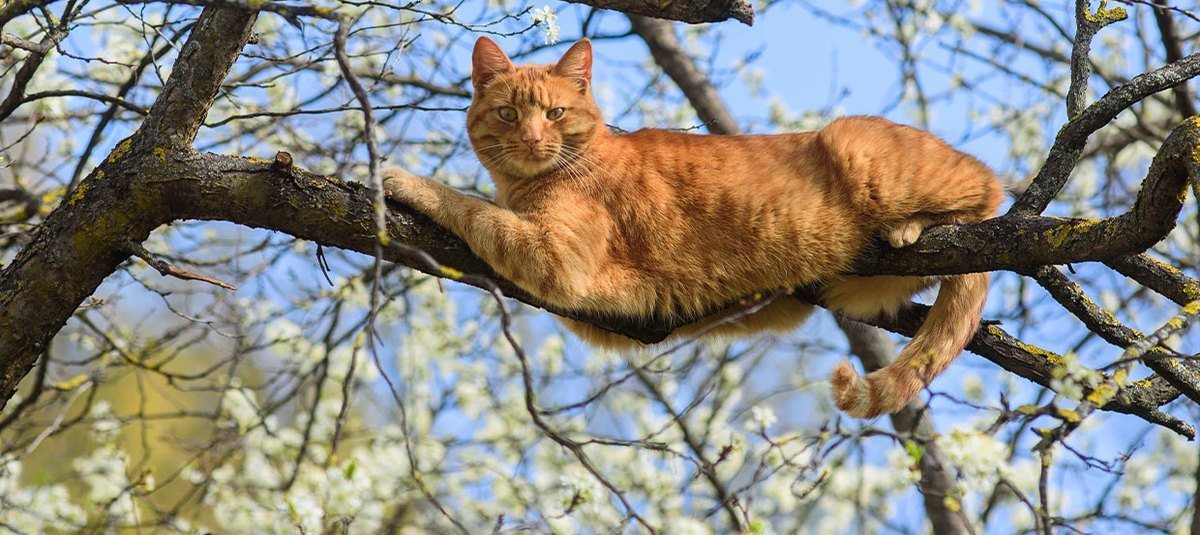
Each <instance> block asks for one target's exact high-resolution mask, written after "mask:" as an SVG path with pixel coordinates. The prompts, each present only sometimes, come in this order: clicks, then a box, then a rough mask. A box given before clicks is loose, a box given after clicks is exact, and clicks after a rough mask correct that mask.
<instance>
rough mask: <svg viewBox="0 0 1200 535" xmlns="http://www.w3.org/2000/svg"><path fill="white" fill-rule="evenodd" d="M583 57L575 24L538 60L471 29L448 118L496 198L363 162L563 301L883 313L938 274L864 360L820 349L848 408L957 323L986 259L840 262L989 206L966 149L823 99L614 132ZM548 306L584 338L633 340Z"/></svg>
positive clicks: (942, 353)
mask: <svg viewBox="0 0 1200 535" xmlns="http://www.w3.org/2000/svg"><path fill="white" fill-rule="evenodd" d="M591 73H592V46H591V43H590V42H589V41H587V40H586V39H585V40H581V41H579V42H577V43H575V44H574V45H573V46H571V48H570V49H569V50H567V52H566V53H565V54H564V55H563V56H562V58H561V59H560V60H559V61H558V62H557V63H556V64H554V65H522V66H516V65H514V64H513V63H512V61H511V60H510V59H509V58H508V56H507V55H505V53H504V52H503V51H502V50H501V49H500V47H499V46H498V45H497V44H496V43H495V42H493V41H491V40H490V39H488V38H486V37H481V38H479V40H478V41H476V43H475V47H474V51H473V53H472V73H471V81H472V85H473V86H474V89H475V92H474V96H473V98H472V101H471V105H470V108H469V109H468V111H467V132H468V135H469V137H470V141H471V145H472V147H473V148H474V150H475V154H476V156H477V157H478V158H479V161H480V162H481V163H482V164H483V166H484V168H486V169H487V170H488V172H489V173H490V174H491V176H492V179H493V181H494V182H495V185H496V192H497V194H496V200H495V201H494V202H492V201H488V200H484V199H481V198H478V197H474V196H468V195H464V194H462V193H459V192H457V191H455V190H452V189H450V188H448V187H446V186H444V185H441V184H439V183H437V182H435V181H433V180H430V179H428V178H424V177H419V176H415V175H413V174H411V173H408V172H407V171H404V170H402V169H397V168H391V169H387V170H385V171H383V173H382V176H383V179H384V180H383V183H384V189H385V191H386V193H387V195H388V197H389V198H391V199H394V200H397V201H400V202H402V203H405V204H407V205H409V206H411V207H412V208H414V209H415V210H417V211H419V212H422V213H424V214H426V215H428V216H429V217H430V218H432V219H433V220H434V221H435V222H437V223H438V224H439V225H442V226H444V227H446V228H447V229H449V230H450V231H452V232H454V233H455V234H456V235H458V236H459V237H461V238H462V239H463V240H464V241H466V243H467V245H468V246H470V248H471V250H472V251H473V252H474V253H475V254H476V255H478V256H479V257H480V258H482V259H483V260H484V261H486V262H487V263H488V264H489V265H491V266H492V267H493V269H495V271H496V273H498V274H499V275H501V276H503V277H505V278H507V279H508V280H510V281H512V282H513V283H515V284H516V285H517V286H519V287H520V288H522V289H523V290H525V291H527V292H529V293H530V294H532V295H534V296H536V297H537V298H539V299H541V300H543V301H544V302H546V303H548V304H551V305H553V306H555V307H558V308H560V309H562V310H567V311H581V312H588V313H591V314H607V315H613V316H618V317H626V318H636V319H644V320H645V321H660V320H663V319H679V318H694V317H698V316H699V315H702V314H708V313H712V312H714V310H716V309H718V308H720V307H722V306H726V305H728V304H729V303H731V302H736V301H737V300H738V299H739V298H742V297H744V296H748V295H752V294H754V293H756V292H763V291H770V290H774V289H783V288H795V287H800V286H804V285H813V284H819V285H821V287H822V288H823V289H822V290H821V292H822V294H821V297H822V301H823V304H824V305H825V306H827V307H828V308H830V309H832V310H835V311H837V312H839V313H841V314H843V315H846V316H849V317H855V318H871V317H875V316H877V315H881V314H895V313H896V312H897V311H898V310H899V309H900V308H901V307H902V306H904V305H906V304H908V303H909V302H910V298H911V297H912V296H913V295H914V294H916V293H918V292H920V291H922V290H924V289H926V288H928V287H930V286H931V285H933V284H934V283H936V282H938V281H939V280H940V282H941V289H940V291H939V293H938V296H937V299H936V301H935V302H934V305H933V307H932V309H931V310H930V313H929V315H928V317H927V318H926V320H925V323H924V325H923V326H922V327H921V328H920V329H919V330H918V331H917V333H916V335H915V336H914V337H913V339H912V340H911V341H910V343H909V344H908V345H907V346H906V347H905V348H904V350H903V351H902V352H901V353H900V355H899V357H898V358H897V359H896V361H895V362H894V363H892V364H891V365H889V366H887V367H885V368H883V369H880V370H877V371H875V372H873V373H871V374H869V375H867V376H866V377H865V378H863V377H861V376H859V375H858V374H857V373H856V372H855V371H854V368H853V367H852V366H851V365H850V363H849V362H842V363H840V364H839V365H838V366H837V367H836V368H835V369H834V371H833V376H832V384H833V391H834V400H835V402H836V404H837V406H838V407H839V408H840V409H841V410H843V411H845V412H846V413H848V414H850V415H852V416H855V417H859V418H867V417H873V416H876V415H879V414H881V413H889V412H895V411H897V410H899V409H900V408H902V407H903V406H904V405H905V404H906V403H907V402H908V401H909V400H911V399H912V398H914V397H916V395H917V394H919V393H920V390H921V389H922V388H924V386H925V385H926V384H928V382H929V381H930V380H931V379H933V377H934V376H936V375H937V374H939V373H941V371H942V370H943V369H945V367H946V366H947V365H948V364H949V363H950V361H951V360H952V359H954V358H955V357H956V356H957V355H958V354H959V353H960V352H961V351H962V349H963V348H964V347H965V346H966V344H967V343H968V341H969V340H970V339H971V337H972V336H973V335H974V332H975V330H976V328H977V326H978V325H979V319H980V315H981V313H982V309H983V304H984V300H985V298H986V297H987V291H988V283H989V275H988V274H987V273H972V274H965V275H952V276H945V277H940V278H937V277H908V276H903V277H902V276H879V277H858V276H851V275H846V274H845V273H846V271H848V270H849V269H850V267H851V266H852V265H853V263H854V260H855V258H856V257H857V256H858V255H860V254H862V253H863V252H864V250H866V249H867V248H868V246H869V244H871V243H873V242H874V241H875V239H876V238H877V237H883V238H884V239H885V240H886V241H887V242H888V243H889V244H890V245H891V246H894V247H904V246H906V245H908V244H911V243H913V242H914V241H916V239H917V237H918V236H919V235H920V234H921V232H922V230H923V229H924V228H925V227H927V226H929V225H935V224H940V223H960V222H970V221H980V220H983V219H987V218H989V217H992V216H993V215H994V214H995V212H996V209H997V208H998V206H999V203H1000V199H1001V187H1000V184H999V182H998V181H997V180H996V178H995V176H994V175H993V174H992V172H991V171H989V170H988V168H987V167H986V166H984V165H983V164H982V163H980V162H979V161H978V160H976V159H975V158H973V157H971V156H969V155H967V154H964V153H962V152H959V151H957V150H955V149H953V148H951V147H950V146H949V145H948V144H946V143H945V142H943V141H942V140H940V139H938V138H937V137H935V136H933V135H932V134H929V133H927V132H924V131H921V130H917V129H914V128H910V127H907V126H902V125H898V124H895V123H892V122H890V121H887V120H885V119H882V118H878V117H846V118H841V119H838V120H835V121H833V122H831V123H830V124H829V125H828V126H826V127H825V128H823V129H821V130H820V131H817V132H805V133H796V134H779V135H746V136H719V135H698V134H690V133H684V132H677V131H668V130H655V129H645V130H639V131H637V132H633V133H628V134H620V135H617V134H613V133H611V132H610V131H609V129H608V128H607V126H606V125H605V123H604V120H603V119H602V118H601V116H600V111H599V109H598V107H597V105H596V102H595V99H594V98H593V96H592V88H591ZM812 308H813V307H812V305H811V304H808V303H805V302H801V301H800V300H798V299H792V298H790V297H787V296H783V297H782V298H778V299H775V300H773V301H771V302H770V303H769V304H767V305H766V306H765V307H764V308H762V309H761V310H759V311H757V312H755V313H753V314H751V315H749V316H746V317H743V318H738V319H737V321H730V322H727V323H716V322H717V321H718V320H717V319H714V318H721V317H722V315H720V314H718V315H716V316H713V317H710V318H709V319H707V320H704V321H700V322H698V323H694V324H692V325H689V326H687V327H684V328H681V329H678V330H677V331H676V332H675V333H673V335H674V337H675V338H676V339H678V338H679V337H686V336H689V335H692V334H694V333H697V332H700V331H702V330H704V329H709V328H712V331H713V333H715V334H718V335H739V334H747V333H752V332H758V331H783V330H787V329H790V328H792V327H795V326H796V325H797V324H798V323H800V322H801V321H803V320H804V319H805V317H806V316H807V315H808V314H809V313H810V312H811V310H812ZM563 322H564V324H565V325H566V326H567V327H568V328H569V329H570V330H572V331H573V332H575V333H576V334H578V335H579V336H580V337H581V338H582V339H584V340H585V341H587V342H590V343H592V344H594V345H598V346H603V347H632V346H636V345H637V342H634V341H632V340H630V339H628V338H625V337H623V336H620V335H619V334H615V333H612V332H608V331H605V330H603V329H600V328H597V327H594V326H591V325H589V324H585V323H581V322H577V321H573V320H570V319H565V318H564V319H563ZM714 326H715V327H714Z"/></svg>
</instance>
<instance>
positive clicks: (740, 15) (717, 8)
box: [566, 0, 754, 26]
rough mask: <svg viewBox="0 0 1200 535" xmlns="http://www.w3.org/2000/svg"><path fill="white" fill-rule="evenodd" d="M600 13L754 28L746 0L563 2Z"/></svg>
mask: <svg viewBox="0 0 1200 535" xmlns="http://www.w3.org/2000/svg"><path fill="white" fill-rule="evenodd" d="M566 1H567V2H571V3H573V4H586V5H589V6H593V7H598V8H600V9H611V10H614V11H621V12H624V13H628V14H632V15H643V16H646V17H656V18H660V19H669V20H677V21H679V22H687V23H691V24H700V23H703V22H721V21H725V20H729V19H734V20H736V21H739V22H741V23H742V24H745V25H747V26H750V25H752V24H754V7H753V6H751V5H750V2H748V1H746V0H674V1H669V2H657V1H655V2H648V1H646V0H566Z"/></svg>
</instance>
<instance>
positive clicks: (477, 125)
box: [467, 37, 605, 178]
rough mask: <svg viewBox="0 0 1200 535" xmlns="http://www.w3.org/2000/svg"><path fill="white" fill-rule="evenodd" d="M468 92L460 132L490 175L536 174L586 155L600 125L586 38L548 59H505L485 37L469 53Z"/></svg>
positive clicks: (521, 176) (588, 44)
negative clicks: (537, 62) (553, 59)
mask: <svg viewBox="0 0 1200 535" xmlns="http://www.w3.org/2000/svg"><path fill="white" fill-rule="evenodd" d="M471 83H472V84H473V85H474V86H475V96H474V98H473V99H472V100H471V107H470V109H469V110H468V111H467V133H468V135H469V136H470V138H471V145H472V146H473V147H474V148H475V154H476V155H477V156H478V157H479V161H480V162H482V163H483V165H484V167H487V168H488V170H489V171H491V172H492V173H493V175H495V174H497V173H499V174H502V175H505V176H510V177H514V178H527V177H533V176H537V175H539V174H541V173H544V172H546V171H549V170H552V169H554V168H557V167H560V166H564V165H570V164H572V163H573V162H576V161H578V160H579V159H580V158H581V157H583V158H586V151H587V149H588V145H589V144H590V143H591V142H592V140H593V138H594V136H595V135H596V134H597V133H598V132H601V131H605V130H604V129H605V126H604V121H603V120H602V119H601V118H600V110H599V109H598V108H597V107H596V101H595V99H594V98H593V97H592V89H591V87H592V44H591V42H589V41H588V40H586V39H584V40H582V41H579V42H578V43H575V44H574V45H573V46H571V48H570V49H569V50H567V52H566V53H565V54H563V56H562V58H561V59H559V60H558V63H556V64H554V65H520V66H517V65H513V63H512V61H511V60H509V59H508V56H507V55H505V54H504V51H502V50H500V47H499V46H497V45H496V43H494V42H492V40H491V39H488V38H487V37H480V38H479V40H478V41H476V42H475V50H474V52H473V53H472V56H471Z"/></svg>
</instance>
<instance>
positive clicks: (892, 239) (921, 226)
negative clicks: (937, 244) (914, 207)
mask: <svg viewBox="0 0 1200 535" xmlns="http://www.w3.org/2000/svg"><path fill="white" fill-rule="evenodd" d="M934 224H935V222H934V221H932V220H931V219H929V218H927V217H924V216H915V217H913V218H912V219H909V220H907V221H901V222H900V223H898V224H895V225H892V226H891V227H889V228H888V229H887V230H885V231H884V238H886V239H887V242H888V243H889V244H891V246H892V247H895V248H897V249H899V248H901V247H906V246H909V245H912V244H913V243H914V242H916V241H917V238H919V237H921V232H923V231H924V230H925V228H926V227H928V226H930V225H934Z"/></svg>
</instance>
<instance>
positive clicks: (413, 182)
mask: <svg viewBox="0 0 1200 535" xmlns="http://www.w3.org/2000/svg"><path fill="white" fill-rule="evenodd" d="M379 178H380V182H382V183H383V194H384V195H387V197H388V198H389V199H392V200H393V201H400V202H404V201H407V200H410V199H409V197H410V195H406V194H411V192H413V191H414V190H416V188H418V187H420V181H421V180H424V179H422V178H421V177H419V176H417V175H414V174H412V173H410V172H408V171H405V170H403V169H401V168H399V167H389V168H387V169H384V170H383V171H382V172H380V173H379Z"/></svg>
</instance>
